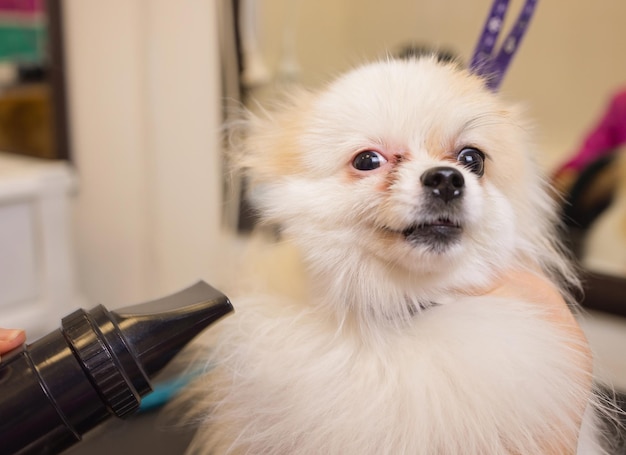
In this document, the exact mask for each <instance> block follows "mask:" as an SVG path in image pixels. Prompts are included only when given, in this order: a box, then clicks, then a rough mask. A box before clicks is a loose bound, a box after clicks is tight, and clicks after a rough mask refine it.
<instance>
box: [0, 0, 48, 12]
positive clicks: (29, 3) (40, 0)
mask: <svg viewBox="0 0 626 455" xmlns="http://www.w3.org/2000/svg"><path fill="white" fill-rule="evenodd" d="M43 9H44V0H0V11H1V12H14V13H17V12H20V13H39V12H42V11H43Z"/></svg>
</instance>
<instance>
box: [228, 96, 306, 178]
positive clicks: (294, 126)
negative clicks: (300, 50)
mask: <svg viewBox="0 0 626 455" xmlns="http://www.w3.org/2000/svg"><path fill="white" fill-rule="evenodd" d="M313 98H314V96H313V94H312V93H311V92H308V91H304V90H299V91H297V92H295V93H292V94H290V95H289V96H288V97H286V99H285V100H283V101H282V102H280V104H276V105H275V106H272V107H271V108H267V109H266V108H264V107H262V106H260V105H257V106H255V110H254V112H253V111H251V110H248V111H247V112H246V113H245V116H244V120H242V121H238V122H236V123H235V124H234V125H233V126H234V128H235V129H234V132H235V134H234V135H231V140H230V141H229V142H230V150H229V162H230V165H231V169H232V170H234V171H235V172H241V173H242V174H243V175H244V176H246V178H247V180H248V181H249V182H250V185H251V186H255V185H257V184H263V183H268V182H273V181H276V179H280V178H282V177H287V176H289V175H296V174H299V173H300V172H301V171H302V162H301V159H300V158H301V144H300V142H301V135H302V132H303V131H304V127H305V125H306V123H307V119H308V113H309V112H310V106H311V102H312V99H313Z"/></svg>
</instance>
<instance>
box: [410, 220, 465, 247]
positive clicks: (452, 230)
mask: <svg viewBox="0 0 626 455" xmlns="http://www.w3.org/2000/svg"><path fill="white" fill-rule="evenodd" d="M401 232H402V235H403V236H404V238H405V240H407V241H409V242H411V243H420V244H425V245H427V246H431V247H434V248H436V249H440V248H441V247H444V246H447V245H450V244H452V243H455V242H457V241H458V240H459V238H460V236H461V233H462V232H463V227H462V226H461V224H460V223H459V222H457V221H455V220H451V219H450V218H437V219H435V220H432V221H427V222H420V223H415V224H412V225H411V226H409V227H407V228H406V229H404V230H402V231H401Z"/></svg>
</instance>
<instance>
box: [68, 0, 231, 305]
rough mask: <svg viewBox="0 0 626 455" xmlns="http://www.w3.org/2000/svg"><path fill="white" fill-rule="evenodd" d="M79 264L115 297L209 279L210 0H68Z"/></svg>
mask: <svg viewBox="0 0 626 455" xmlns="http://www.w3.org/2000/svg"><path fill="white" fill-rule="evenodd" d="M64 7H65V14H66V17H65V26H66V29H65V32H66V45H67V60H68V68H67V69H68V85H69V97H70V100H69V101H70V103H69V105H70V123H71V138H72V150H73V153H74V158H75V162H76V166H77V174H78V180H79V184H78V191H77V194H76V199H75V207H74V208H75V210H74V213H75V220H74V221H75V229H74V231H75V233H76V246H77V255H78V258H77V262H78V269H79V270H78V274H79V279H80V283H81V287H82V290H83V292H84V293H85V295H86V297H87V299H88V300H89V301H90V302H102V303H105V304H107V305H111V306H116V305H119V304H128V303H133V302H138V301H142V300H145V299H148V298H153V297H156V296H160V295H161V294H164V293H168V292H172V291H174V290H178V289H180V288H181V287H183V286H186V285H188V284H190V283H192V282H193V281H195V280H196V279H199V278H203V279H205V280H208V281H209V282H213V281H214V276H215V274H217V273H218V271H219V264H220V259H221V255H220V254H219V253H217V250H218V249H219V248H220V246H221V245H223V243H222V242H221V241H220V240H219V239H218V237H219V235H220V224H221V218H220V210H221V209H220V207H221V185H222V176H221V167H220V166H221V156H220V149H219V132H218V131H219V123H220V119H221V113H220V107H219V106H220V102H219V99H220V90H219V70H218V63H217V62H218V51H217V31H216V24H217V18H216V9H215V2H214V1H213V0H186V1H185V2H172V1H170V0H108V1H106V2H103V1H99V0H66V1H65V2H64Z"/></svg>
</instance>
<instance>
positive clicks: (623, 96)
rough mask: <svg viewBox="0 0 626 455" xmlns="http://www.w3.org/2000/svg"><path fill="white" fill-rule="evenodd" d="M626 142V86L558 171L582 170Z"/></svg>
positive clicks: (558, 172)
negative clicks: (576, 150) (575, 151)
mask: <svg viewBox="0 0 626 455" xmlns="http://www.w3.org/2000/svg"><path fill="white" fill-rule="evenodd" d="M625 143H626V88H625V89H622V90H620V91H618V92H617V93H616V94H615V95H614V96H613V98H612V99H611V102H610V103H609V105H608V107H607V109H606V111H605V114H604V116H603V117H602V119H601V120H600V122H599V123H598V124H597V125H596V127H595V128H594V129H593V130H592V131H591V132H590V133H589V134H588V135H587V136H586V138H585V140H584V142H583V144H582V146H581V148H580V149H579V150H578V152H577V153H576V154H575V155H574V156H573V157H572V158H571V159H570V160H569V161H567V162H566V163H565V164H563V165H562V166H561V167H560V168H559V170H558V171H557V175H558V174H560V173H561V172H563V171H565V170H574V171H577V172H580V171H581V170H582V169H584V168H585V167H586V166H587V165H589V164H590V163H591V162H593V161H595V160H596V159H597V158H599V157H600V156H602V155H604V154H606V153H608V152H611V151H612V150H613V149H615V148H616V147H619V146H621V145H623V144H625Z"/></svg>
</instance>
